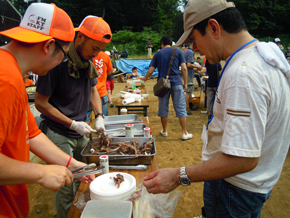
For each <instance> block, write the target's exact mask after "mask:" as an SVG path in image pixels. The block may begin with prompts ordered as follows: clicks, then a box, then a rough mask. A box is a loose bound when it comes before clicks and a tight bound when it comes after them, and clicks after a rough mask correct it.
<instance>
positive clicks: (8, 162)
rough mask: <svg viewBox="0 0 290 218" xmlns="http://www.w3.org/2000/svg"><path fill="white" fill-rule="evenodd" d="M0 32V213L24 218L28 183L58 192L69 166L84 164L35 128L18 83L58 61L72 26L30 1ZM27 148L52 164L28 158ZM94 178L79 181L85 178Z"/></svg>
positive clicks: (70, 38)
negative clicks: (0, 39) (2, 40)
mask: <svg viewBox="0 0 290 218" xmlns="http://www.w3.org/2000/svg"><path fill="white" fill-rule="evenodd" d="M31 15H34V16H31ZM58 19H61V21H62V22H57V20H58ZM48 20H49V21H51V22H47V21H48ZM40 27H42V28H40ZM0 34H1V35H4V36H6V37H9V38H11V39H12V41H11V42H10V43H8V44H7V45H4V46H2V47H0V57H1V58H0V96H1V104H2V107H1V113H0V129H1V131H0V151H1V152H0V202H1V204H0V216H1V217H23V218H28V216H29V209H30V208H29V198H28V184H32V183H35V184H40V185H41V186H43V187H44V188H47V189H50V190H52V191H57V190H59V189H60V188H62V187H64V186H66V185H69V184H71V183H72V181H73V174H72V173H71V170H73V169H76V168H79V167H83V166H85V165H86V164H85V163H83V162H79V161H77V160H76V159H74V158H71V157H70V156H69V155H68V154H66V153H64V152H63V151H61V150H60V149H59V148H58V147H57V146H55V144H53V143H52V142H51V141H50V140H49V139H48V138H47V137H46V136H45V135H44V134H43V133H42V132H41V131H40V129H39V128H38V127H37V125H36V122H35V119H34V117H33V115H32V113H31V111H30V107H29V105H28V99H27V94H26V90H25V85H24V82H23V76H24V75H25V74H27V72H29V71H33V72H34V73H35V74H37V75H42V76H43V75H45V74H46V73H47V71H48V70H50V69H51V68H53V67H55V66H57V65H58V64H59V63H60V62H61V61H62V60H63V58H64V57H65V56H66V52H67V51H68V48H69V44H70V42H71V41H73V38H74V26H73V23H72V21H71V19H70V17H69V16H68V15H67V14H66V12H64V11H63V10H62V9H60V8H58V7H56V6H55V5H54V4H46V3H32V4H31V5H30V6H29V7H28V8H27V10H26V12H25V14H24V15H23V19H22V21H21V22H20V25H19V27H14V28H12V29H8V30H5V31H1V32H0ZM57 43H58V44H59V45H61V46H62V47H61V48H60V47H59V46H58V45H57ZM44 86H46V85H44ZM29 151H31V152H33V153H34V154H35V155H37V156H38V157H39V158H41V159H42V160H44V161H46V162H48V163H51V164H52V165H43V164H37V163H32V162H30V157H29ZM94 178H95V176H94V175H91V176H87V177H81V178H79V180H80V181H82V182H85V183H88V182H91V181H92V180H93V179H94Z"/></svg>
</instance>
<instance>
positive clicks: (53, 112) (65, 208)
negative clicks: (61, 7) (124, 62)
mask: <svg viewBox="0 0 290 218" xmlns="http://www.w3.org/2000/svg"><path fill="white" fill-rule="evenodd" d="M111 38H112V33H111V29H110V26H109V25H108V24H107V23H106V22H105V21H104V20H103V19H102V18H101V17H96V16H92V15H89V16H87V17H85V18H84V19H83V21H82V22H81V24H80V26H79V27H78V28H77V29H76V35H75V38H74V41H73V43H71V45H70V47H69V51H68V53H67V55H66V54H65V57H64V58H65V59H64V60H63V62H62V63H61V64H59V65H58V66H56V67H55V68H53V69H52V70H50V71H49V72H48V74H47V75H46V76H39V77H38V85H37V88H36V93H35V107H36V109H37V110H38V111H39V112H41V117H42V118H43V119H45V120H46V122H47V136H48V137H49V138H50V139H51V140H52V141H53V142H54V143H55V144H56V145H57V146H58V147H59V148H60V149H62V150H63V151H64V152H65V153H67V154H69V155H73V156H74V157H75V158H76V159H77V160H83V157H82V155H81V154H80V153H81V151H82V149H83V148H84V146H85V145H87V143H88V141H89V139H88V138H87V137H86V134H90V133H91V132H92V131H93V129H92V128H91V127H90V126H89V125H88V124H87V123H86V122H85V121H86V114H87V111H88V107H89V104H90V105H91V106H92V108H93V110H94V113H95V118H96V121H95V125H94V126H95V129H99V128H103V129H105V127H104V115H103V113H102V103H101V99H100V95H99V92H98V90H97V87H96V84H97V79H96V77H97V76H98V73H97V70H96V68H95V66H94V64H93V62H92V61H91V60H92V59H93V58H94V57H95V56H97V55H98V53H99V52H100V51H101V50H104V49H105V48H106V46H107V44H108V43H109V42H110V41H111ZM78 186H79V183H78V182H74V184H73V185H70V186H66V187H64V188H62V189H60V190H59V191H57V192H56V193H55V205H56V211H57V215H58V217H59V218H64V217H67V214H68V212H69V209H70V207H71V205H72V202H73V199H74V192H73V190H74V189H75V190H77V188H78Z"/></svg>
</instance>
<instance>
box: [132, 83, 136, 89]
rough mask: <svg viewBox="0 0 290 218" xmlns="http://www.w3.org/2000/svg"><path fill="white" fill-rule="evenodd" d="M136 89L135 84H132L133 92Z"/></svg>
mask: <svg viewBox="0 0 290 218" xmlns="http://www.w3.org/2000/svg"><path fill="white" fill-rule="evenodd" d="M135 89H136V84H135V83H134V82H133V83H132V90H135Z"/></svg>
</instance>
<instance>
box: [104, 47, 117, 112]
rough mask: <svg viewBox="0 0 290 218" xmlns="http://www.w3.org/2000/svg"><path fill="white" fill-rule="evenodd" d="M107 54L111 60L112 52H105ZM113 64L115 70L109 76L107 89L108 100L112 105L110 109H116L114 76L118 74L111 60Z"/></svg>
mask: <svg viewBox="0 0 290 218" xmlns="http://www.w3.org/2000/svg"><path fill="white" fill-rule="evenodd" d="M105 53H106V54H107V55H109V56H110V59H111V57H112V55H111V52H109V51H105ZM111 63H112V67H113V70H112V72H111V74H110V75H108V76H107V81H106V87H107V91H108V100H109V103H110V107H114V104H113V102H112V94H113V90H114V75H113V73H115V72H116V66H115V63H114V61H112V59H111Z"/></svg>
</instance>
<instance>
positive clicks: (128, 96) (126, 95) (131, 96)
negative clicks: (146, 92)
mask: <svg viewBox="0 0 290 218" xmlns="http://www.w3.org/2000/svg"><path fill="white" fill-rule="evenodd" d="M124 98H125V99H126V98H135V99H139V98H141V95H139V94H132V93H126V94H125V96H124Z"/></svg>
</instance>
